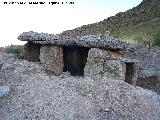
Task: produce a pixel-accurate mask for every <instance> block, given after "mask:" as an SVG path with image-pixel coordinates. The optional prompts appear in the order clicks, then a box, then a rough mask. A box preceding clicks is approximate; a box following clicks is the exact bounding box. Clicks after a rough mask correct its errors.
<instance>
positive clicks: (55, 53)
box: [39, 46, 64, 75]
mask: <svg viewBox="0 0 160 120" xmlns="http://www.w3.org/2000/svg"><path fill="white" fill-rule="evenodd" d="M39 58H40V62H41V63H42V64H43V66H44V69H45V70H49V71H52V72H53V73H54V74H55V75H60V74H61V73H62V72H63V67H64V63H63V50H62V48H60V47H57V46H41V48H40V57H39Z"/></svg>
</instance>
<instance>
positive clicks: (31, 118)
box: [0, 53, 160, 120]
mask: <svg viewBox="0 0 160 120" xmlns="http://www.w3.org/2000/svg"><path fill="white" fill-rule="evenodd" d="M7 57H8V55H7V54H4V53H0V59H1V60H2V59H3V60H5V58H7ZM3 60H2V62H3V66H2V68H3V74H5V76H6V77H5V78H7V79H6V80H5V81H3V84H5V85H9V86H11V88H12V91H10V92H9V94H8V95H6V96H5V97H3V98H0V116H1V119H2V120H133V119H135V120H159V118H160V96H159V95H157V94H156V93H155V92H152V91H149V90H145V89H142V88H139V87H133V86H131V85H129V84H127V83H125V82H123V81H120V80H111V79H107V78H101V79H91V78H89V77H85V78H84V77H78V76H77V77H72V76H70V75H69V74H68V73H63V74H62V75H61V76H59V77H57V76H53V75H52V74H48V73H46V72H45V71H44V70H43V68H42V67H41V65H40V64H38V63H31V62H28V61H25V60H15V61H13V62H12V63H10V62H7V61H3ZM6 66H10V68H12V69H10V70H9V71H10V73H12V74H7V73H8V72H9V71H7V70H6V69H5V68H7V67H6Z"/></svg>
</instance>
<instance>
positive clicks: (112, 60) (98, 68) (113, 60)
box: [84, 48, 125, 80]
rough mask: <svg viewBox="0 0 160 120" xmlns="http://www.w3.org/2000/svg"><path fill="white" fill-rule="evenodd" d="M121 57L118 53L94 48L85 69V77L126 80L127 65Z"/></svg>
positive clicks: (90, 52) (89, 54)
mask: <svg viewBox="0 0 160 120" xmlns="http://www.w3.org/2000/svg"><path fill="white" fill-rule="evenodd" d="M120 56H121V54H118V53H117V52H112V51H109V50H101V49H96V48H92V49H91V50H90V51H89V53H88V58H87V63H86V66H85V69H84V71H85V72H84V73H85V76H90V77H93V78H94V77H98V78H100V77H104V76H105V77H106V78H111V79H115V80H117V79H118V80H125V64H124V63H123V62H121V61H120V60H119V59H118V57H120Z"/></svg>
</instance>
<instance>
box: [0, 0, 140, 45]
mask: <svg viewBox="0 0 160 120" xmlns="http://www.w3.org/2000/svg"><path fill="white" fill-rule="evenodd" d="M4 2H5V4H4ZM11 2H14V4H12V3H11ZM19 2H25V4H18V3H19ZM29 2H45V3H44V4H40V3H39V4H29ZM53 2H59V4H53V5H52V3H53ZM62 2H63V4H62ZM66 2H67V3H66ZM73 2H74V4H71V3H73ZM141 2H142V0H1V1H0V46H3V47H4V46H7V45H11V44H12V45H20V44H25V42H21V41H19V40H17V37H18V35H19V34H21V33H22V32H28V31H35V32H45V33H50V34H59V33H61V32H63V31H65V30H71V29H74V28H77V27H80V26H82V25H87V24H91V23H95V22H99V21H102V20H103V19H106V18H107V17H109V16H113V15H115V14H116V13H118V12H124V11H126V10H128V9H131V8H133V7H135V6H137V5H138V4H140V3H141ZM9 3H10V4H9Z"/></svg>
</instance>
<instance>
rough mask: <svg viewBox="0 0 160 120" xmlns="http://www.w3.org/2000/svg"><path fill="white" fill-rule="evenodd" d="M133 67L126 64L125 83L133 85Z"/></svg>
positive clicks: (132, 64) (130, 64)
mask: <svg viewBox="0 0 160 120" xmlns="http://www.w3.org/2000/svg"><path fill="white" fill-rule="evenodd" d="M134 72H135V67H134V63H126V74H125V82H126V83H128V84H131V85H133V78H134Z"/></svg>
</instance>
